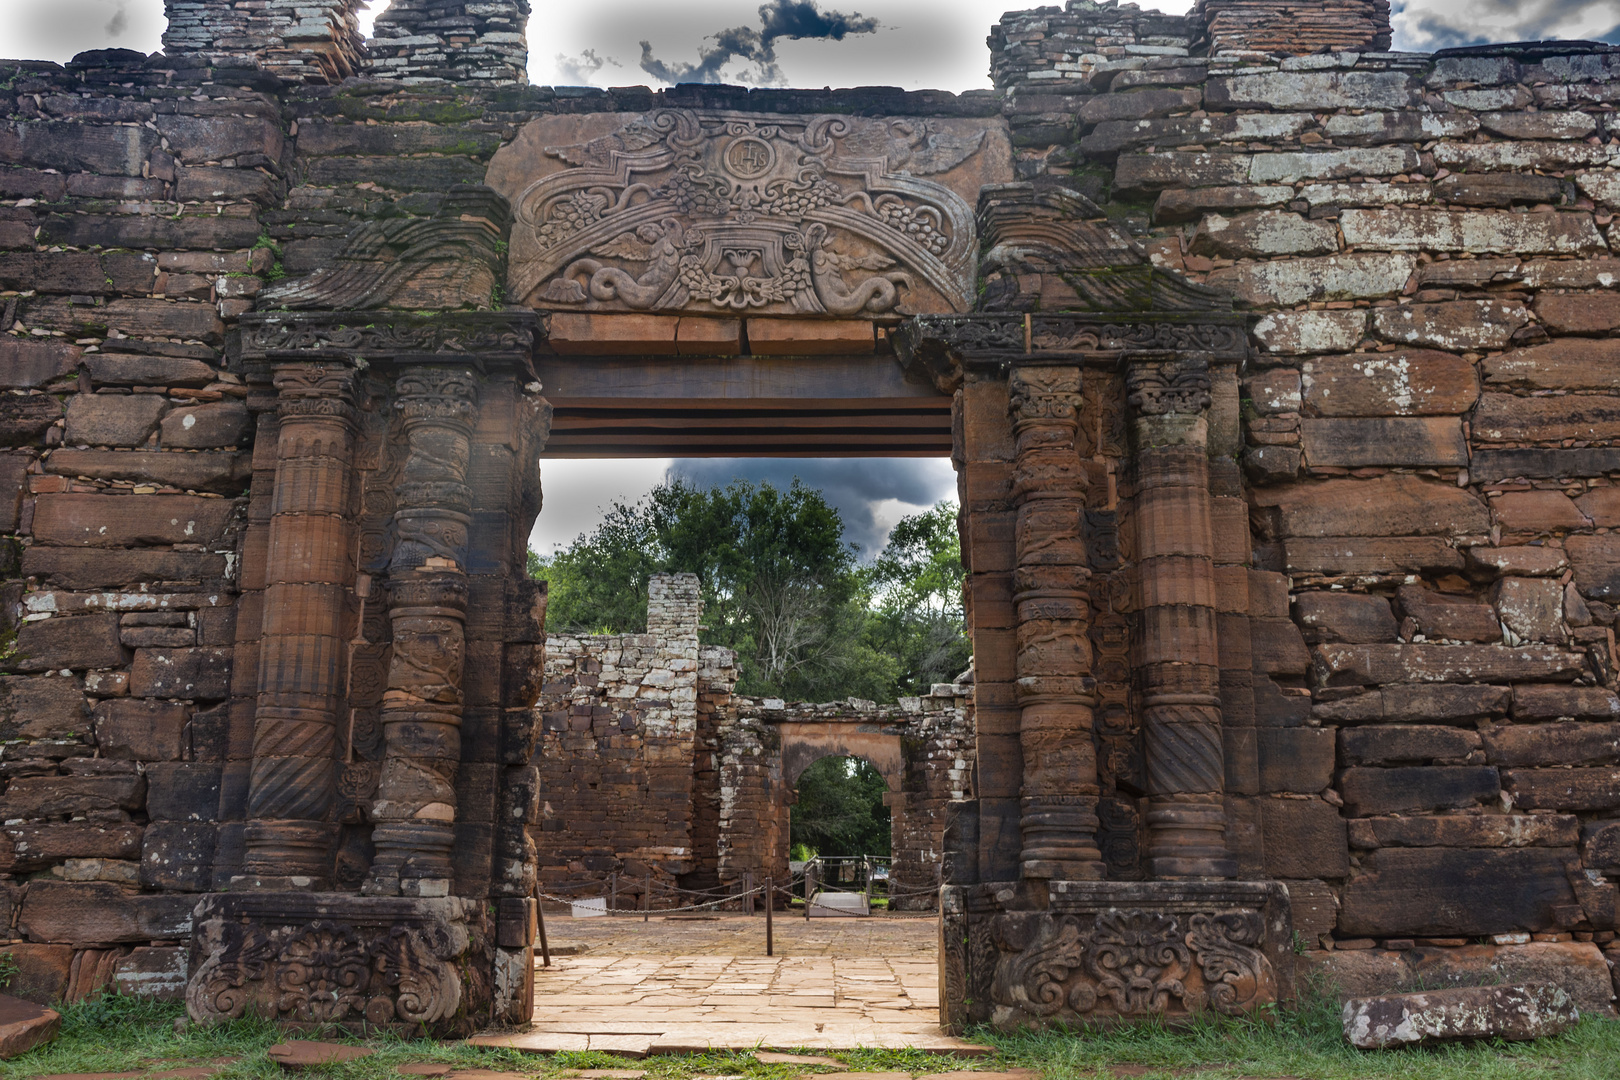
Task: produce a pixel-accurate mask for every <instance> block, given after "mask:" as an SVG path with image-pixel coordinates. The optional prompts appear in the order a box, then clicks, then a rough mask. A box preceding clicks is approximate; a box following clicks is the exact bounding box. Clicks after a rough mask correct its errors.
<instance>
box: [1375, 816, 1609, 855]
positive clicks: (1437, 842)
mask: <svg viewBox="0 0 1620 1080" xmlns="http://www.w3.org/2000/svg"><path fill="white" fill-rule="evenodd" d="M1580 824H1581V823H1580V819H1579V818H1577V817H1575V816H1574V815H1573V814H1439V815H1434V816H1429V817H1405V816H1402V817H1371V818H1356V819H1355V820H1354V821H1352V822H1350V846H1351V847H1353V848H1360V849H1363V850H1370V849H1373V848H1393V847H1441V848H1517V847H1564V848H1567V847H1573V846H1574V845H1575V844H1576V842H1577V841H1578V840H1579V839H1580Z"/></svg>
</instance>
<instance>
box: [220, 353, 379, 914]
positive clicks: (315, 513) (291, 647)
mask: <svg viewBox="0 0 1620 1080" xmlns="http://www.w3.org/2000/svg"><path fill="white" fill-rule="evenodd" d="M273 382H274V385H275V388H276V390H277V391H278V393H279V395H280V397H279V399H278V402H277V411H278V412H279V413H280V417H281V431H280V436H279V438H278V441H277V444H276V486H275V494H274V496H273V500H272V511H271V517H270V535H269V553H268V556H267V560H266V563H267V572H266V588H265V598H264V623H263V629H262V633H261V637H260V652H259V685H258V692H257V708H256V710H255V713H254V727H253V766H252V772H251V780H250V786H249V791H248V806H247V816H248V822H247V826H246V829H245V839H246V852H245V855H244V859H243V871H244V875H245V877H246V879H247V883H248V884H249V885H251V886H254V887H264V888H284V887H288V886H295V887H302V888H310V887H313V888H323V887H325V885H326V884H327V883H328V879H329V878H330V876H331V864H332V850H331V848H332V840H333V838H334V836H335V835H336V830H337V826H336V824H335V823H334V822H333V820H332V817H333V814H332V806H333V800H334V798H335V795H336V782H337V772H338V762H337V756H336V749H337V728H338V718H339V716H340V715H341V714H342V712H343V692H344V672H343V666H344V655H345V650H346V644H345V643H346V639H347V636H348V635H347V633H346V628H345V625H344V613H345V607H346V602H345V601H346V592H347V590H348V589H349V587H350V586H351V584H352V582H353V578H354V559H355V545H354V535H353V534H354V526H353V524H352V521H351V517H350V514H349V509H350V507H349V502H350V494H351V488H352V482H353V473H352V464H353V453H354V440H355V432H356V420H357V418H358V413H357V411H356V407H355V392H356V386H357V376H356V372H355V371H354V369H353V368H351V367H349V366H348V365H346V364H342V363H326V362H301V363H294V364H279V365H277V366H276V367H275V369H274V373H273Z"/></svg>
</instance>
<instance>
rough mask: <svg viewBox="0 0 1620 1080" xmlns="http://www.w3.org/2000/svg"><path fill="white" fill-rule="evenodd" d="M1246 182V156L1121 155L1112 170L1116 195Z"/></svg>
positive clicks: (1247, 176) (1247, 178) (1247, 158)
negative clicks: (1117, 193)
mask: <svg viewBox="0 0 1620 1080" xmlns="http://www.w3.org/2000/svg"><path fill="white" fill-rule="evenodd" d="M1248 182H1249V155H1247V154H1177V153H1170V154H1121V155H1119V161H1118V162H1117V163H1116V165H1115V167H1114V190H1115V191H1116V192H1119V193H1120V194H1131V193H1142V192H1152V191H1158V190H1160V189H1162V188H1200V187H1214V186H1216V185H1223V184H1246V183H1248Z"/></svg>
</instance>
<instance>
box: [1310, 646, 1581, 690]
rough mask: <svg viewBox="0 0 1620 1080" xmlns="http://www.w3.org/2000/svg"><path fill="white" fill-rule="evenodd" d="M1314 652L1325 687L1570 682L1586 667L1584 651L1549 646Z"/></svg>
mask: <svg viewBox="0 0 1620 1080" xmlns="http://www.w3.org/2000/svg"><path fill="white" fill-rule="evenodd" d="M1314 652H1315V660H1314V670H1313V674H1314V676H1315V678H1317V679H1318V681H1319V685H1323V686H1377V685H1379V684H1382V683H1400V682H1455V683H1469V682H1482V683H1483V682H1501V683H1509V682H1533V681H1537V680H1546V681H1549V682H1550V681H1555V680H1566V681H1567V680H1572V679H1575V678H1578V677H1579V676H1580V675H1582V674H1583V673H1584V672H1585V670H1586V658H1585V654H1584V653H1578V652H1567V651H1565V650H1563V649H1559V648H1554V647H1553V646H1550V645H1519V646H1513V647H1509V646H1505V645H1428V644H1422V645H1317V646H1315V648H1314Z"/></svg>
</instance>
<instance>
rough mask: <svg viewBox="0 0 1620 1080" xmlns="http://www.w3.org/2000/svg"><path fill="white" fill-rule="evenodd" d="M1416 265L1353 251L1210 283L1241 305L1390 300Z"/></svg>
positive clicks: (1215, 276)
mask: <svg viewBox="0 0 1620 1080" xmlns="http://www.w3.org/2000/svg"><path fill="white" fill-rule="evenodd" d="M1160 156H1166V155H1160ZM1416 266H1417V260H1416V258H1414V257H1413V256H1410V255H1382V254H1373V253H1367V254H1360V253H1351V254H1346V255H1326V256H1320V257H1316V258H1305V259H1290V260H1287V261H1284V262H1257V263H1244V264H1241V265H1239V266H1230V267H1224V268H1222V269H1219V270H1215V271H1212V272H1211V273H1210V275H1209V278H1208V282H1209V284H1211V285H1213V286H1215V287H1216V288H1219V289H1225V290H1227V291H1228V292H1230V293H1231V294H1232V295H1233V296H1234V297H1235V298H1237V299H1238V300H1240V301H1242V302H1243V303H1245V304H1252V305H1255V306H1262V305H1277V306H1280V307H1292V306H1294V305H1295V304H1303V303H1304V302H1306V301H1307V300H1362V299H1375V298H1378V297H1385V296H1394V295H1396V294H1398V293H1400V291H1401V290H1402V289H1404V288H1405V287H1406V283H1407V281H1408V280H1409V279H1410V278H1411V276H1412V271H1413V269H1414V268H1415V267H1416Z"/></svg>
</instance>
